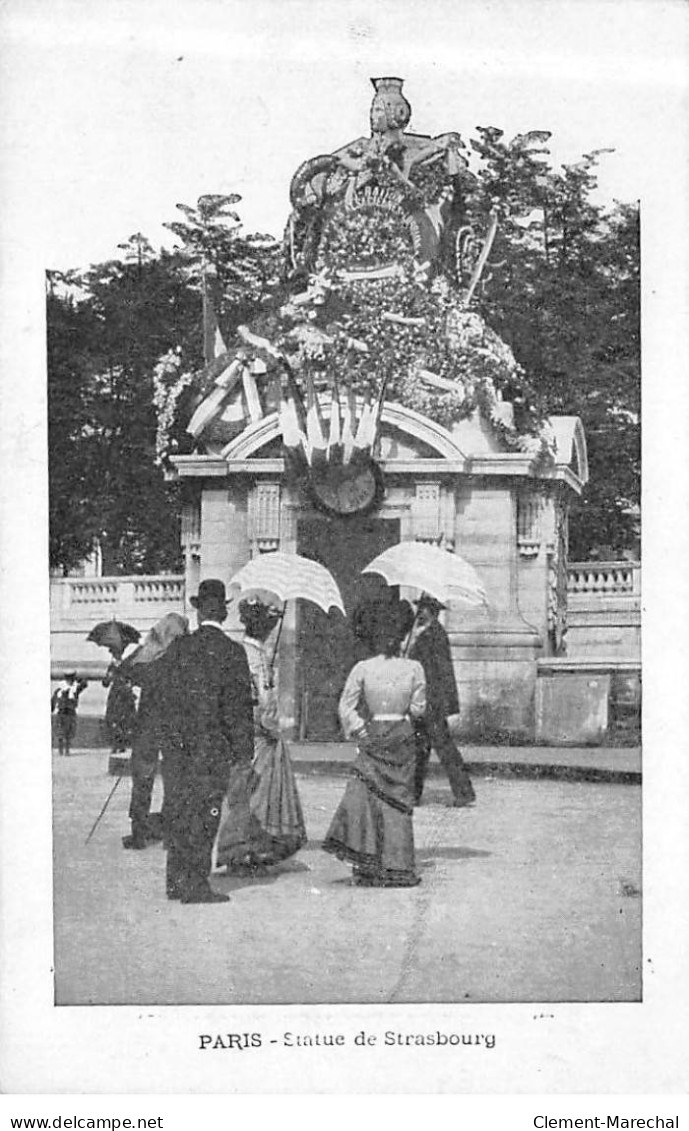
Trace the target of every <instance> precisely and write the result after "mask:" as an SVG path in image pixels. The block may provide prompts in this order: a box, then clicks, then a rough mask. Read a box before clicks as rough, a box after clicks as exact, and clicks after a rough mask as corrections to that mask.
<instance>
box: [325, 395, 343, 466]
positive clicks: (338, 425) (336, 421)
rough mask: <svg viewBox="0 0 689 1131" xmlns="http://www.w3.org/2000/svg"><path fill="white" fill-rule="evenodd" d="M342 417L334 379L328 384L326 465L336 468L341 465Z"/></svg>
mask: <svg viewBox="0 0 689 1131" xmlns="http://www.w3.org/2000/svg"><path fill="white" fill-rule="evenodd" d="M342 458H343V447H342V415H341V410H340V391H339V389H338V387H337V381H336V380H335V378H334V377H332V378H331V383H330V431H329V434H328V463H329V464H330V465H331V467H337V466H339V465H340V464H341V463H342Z"/></svg>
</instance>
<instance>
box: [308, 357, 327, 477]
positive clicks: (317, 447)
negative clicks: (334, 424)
mask: <svg viewBox="0 0 689 1131" xmlns="http://www.w3.org/2000/svg"><path fill="white" fill-rule="evenodd" d="M306 440H307V443H308V461H309V463H310V465H311V467H316V466H317V465H319V466H320V465H322V464H324V463H325V459H326V454H325V453H326V447H327V443H326V439H325V427H324V425H323V418H322V415H321V408H320V405H319V403H318V393H317V392H316V389H315V386H314V383H313V378H312V376H311V374H310V373H308V372H307V373H306Z"/></svg>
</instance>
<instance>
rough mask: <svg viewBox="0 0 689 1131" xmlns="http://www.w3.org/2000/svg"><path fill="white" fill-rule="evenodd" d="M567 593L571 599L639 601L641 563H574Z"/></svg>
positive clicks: (571, 567)
mask: <svg viewBox="0 0 689 1131" xmlns="http://www.w3.org/2000/svg"><path fill="white" fill-rule="evenodd" d="M567 589H568V592H569V593H570V595H575V594H576V595H582V596H583V595H586V596H593V597H596V596H599V597H638V596H639V595H640V593H641V563H640V562H570V564H569V566H568V569H567Z"/></svg>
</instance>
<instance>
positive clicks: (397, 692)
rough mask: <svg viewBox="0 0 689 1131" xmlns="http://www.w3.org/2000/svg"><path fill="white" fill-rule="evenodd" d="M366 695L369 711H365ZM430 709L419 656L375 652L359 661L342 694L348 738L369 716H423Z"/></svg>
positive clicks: (343, 713)
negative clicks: (407, 658)
mask: <svg viewBox="0 0 689 1131" xmlns="http://www.w3.org/2000/svg"><path fill="white" fill-rule="evenodd" d="M362 699H363V702H364V703H365V706H366V708H367V711H366V713H365V714H362V713H361V706H362ZM425 710H426V677H425V675H424V671H423V668H422V667H421V664H420V663H418V661H417V660H406V659H403V658H402V657H401V656H373V657H372V658H371V659H370V660H361V661H360V663H358V664H355V665H354V667H353V668H352V670H351V672H350V673H349V675H348V677H347V682H346V683H345V685H344V690H343V692H342V695H341V696H340V706H339V713H340V722H341V723H342V728H343V730H344V732H345V734H346V736H347V737H348V738H350V737H351V736H352V735H356V734H357V733H358V732H359V731H361V730H362V729H363V728H364V726H365V725H366V718H367V717H372V718H374V719H375V718H381V717H387V718H390V719H394V718H400V719H401V718H404V717H405V716H409V717H410V718H413V719H418V718H420V717H421V716H422V715H423V714H424V713H425Z"/></svg>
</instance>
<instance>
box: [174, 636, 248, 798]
mask: <svg viewBox="0 0 689 1131" xmlns="http://www.w3.org/2000/svg"><path fill="white" fill-rule="evenodd" d="M156 674H157V677H158V678H157V681H156V682H157V683H158V687H160V681H162V683H163V684H164V688H165V689H164V693H163V695H162V700H163V702H162V706H163V710H164V732H165V736H164V737H165V741H166V754H167V751H168V750H170V753H172V755H173V758H174V762H175V767H174V772H175V774H176V775H177V774H180V775H181V776H182V778H184V779H187V783H188V784H192V782H193V784H194V785H195V786H196V787H197V788H201V789H203V788H204V786H205V788H207V789H208V791H209V792H211V793H213V792H220V793H221V794H222V793H224V792H225V791H226V789H227V783H228V774H229V769H230V766H231V765H247V766H248V765H250V763H251V760H252V758H253V754H254V720H253V707H252V701H251V680H250V676H249V664H248V662H247V658H246V653H245V651H244V649H243V648H242V646H241V645H240V644H237V643H235V641H233V640H230V639H229V637H227V636H226V635H225V633H224V632H223V631H222V629H220V628H217V627H215V626H214V625H208V624H202V625H201V626H200V628H198V629H197V631H196V632H193V633H192V634H191V635H190V636H182V637H179V638H178V639H177V640H175V641H173V643H172V644H171V645H170V647H169V648H168V650H167V652H166V653H165V656H164V657H163V659H162V662H161V669H160V671H159V673H156Z"/></svg>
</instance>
